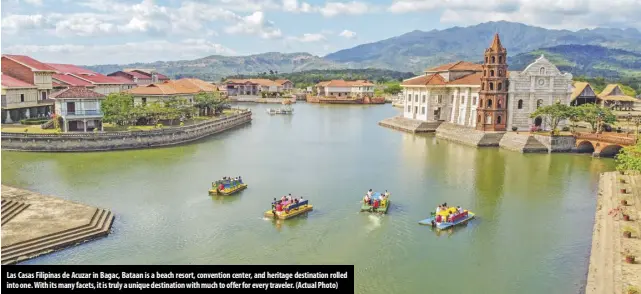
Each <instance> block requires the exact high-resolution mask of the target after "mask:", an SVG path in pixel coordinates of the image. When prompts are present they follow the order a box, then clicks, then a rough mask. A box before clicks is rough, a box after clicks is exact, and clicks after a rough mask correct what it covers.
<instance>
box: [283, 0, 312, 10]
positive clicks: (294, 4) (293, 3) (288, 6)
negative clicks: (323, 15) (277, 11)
mask: <svg viewBox="0 0 641 294" xmlns="http://www.w3.org/2000/svg"><path fill="white" fill-rule="evenodd" d="M283 10H284V11H286V12H294V13H296V12H303V13H310V12H314V11H315V10H317V8H315V7H312V5H310V4H309V3H307V2H300V4H299V3H298V0H283Z"/></svg>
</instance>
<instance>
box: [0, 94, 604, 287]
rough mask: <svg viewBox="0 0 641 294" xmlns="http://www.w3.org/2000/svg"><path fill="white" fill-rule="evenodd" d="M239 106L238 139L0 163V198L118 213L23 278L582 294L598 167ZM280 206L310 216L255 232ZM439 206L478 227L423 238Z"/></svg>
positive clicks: (594, 162) (363, 116) (368, 115)
mask: <svg viewBox="0 0 641 294" xmlns="http://www.w3.org/2000/svg"><path fill="white" fill-rule="evenodd" d="M248 107H250V108H252V110H253V111H254V121H253V122H252V124H251V125H248V126H245V127H241V128H237V129H234V130H233V131H230V132H226V133H223V134H219V135H215V136H212V137H209V138H206V139H203V140H201V141H199V142H197V143H195V144H187V145H184V146H178V147H172V148H158V149H152V150H137V151H122V152H95V153H84V154H83V153H66V154H65V153H59V154H45V153H16V152H6V151H3V152H2V175H3V177H2V182H3V184H9V185H15V186H19V187H22V188H26V189H32V190H36V191H39V192H42V193H46V194H52V195H58V196H60V197H64V198H68V199H72V200H75V201H80V202H84V203H87V204H90V205H95V206H100V207H106V208H110V209H111V210H112V211H113V212H114V213H115V214H116V220H115V223H114V232H113V233H112V234H111V235H110V236H109V237H108V238H105V239H101V240H98V241H95V242H91V243H88V244H85V245H83V246H77V247H73V248H70V249H67V250H64V251H60V252H57V253H55V254H51V255H47V256H43V257H41V258H37V259H34V260H32V261H29V262H27V264H136V263H139V264H188V263H196V264H289V263H300V264H328V263H330V264H332V263H334V264H355V265H356V267H355V273H356V284H355V291H356V293H368V294H370V293H371V294H377V293H385V294H387V293H425V292H426V290H425V289H429V291H428V292H429V293H432V292H444V293H452V291H454V292H453V293H525V294H529V293H532V294H534V293H536V294H538V293H576V292H577V291H578V289H579V288H580V286H579V285H580V284H581V283H582V281H583V279H584V276H585V272H586V271H587V262H588V259H587V256H588V255H589V250H590V238H591V235H592V234H591V231H592V223H593V218H594V210H595V207H594V206H595V204H594V203H595V197H596V185H597V182H598V173H599V172H602V171H607V170H612V169H613V162H612V160H608V159H592V158H590V157H588V156H580V155H574V154H521V153H518V152H510V151H506V150H500V149H494V148H474V147H469V146H464V145H459V144H455V143H450V142H447V141H444V140H440V139H437V138H435V137H434V136H433V135H412V134H406V133H402V132H398V131H394V130H390V129H387V128H383V127H379V126H378V125H377V122H378V121H380V120H382V119H384V118H387V117H391V116H394V115H396V114H397V112H398V111H397V110H396V109H393V108H392V107H391V106H389V105H378V106H365V107H360V106H338V105H332V106H327V105H314V104H306V103H301V104H296V105H295V108H296V114H295V115H291V116H269V115H268V114H266V113H265V109H266V108H269V105H256V104H254V105H248ZM225 175H230V176H237V175H241V176H242V177H243V179H244V180H245V182H246V183H247V184H249V187H248V189H246V190H244V191H242V192H241V193H240V194H237V195H233V196H225V197H221V196H213V197H206V196H205V195H206V194H205V193H206V192H207V190H209V189H210V187H211V182H212V181H214V180H216V179H219V178H220V177H221V176H225ZM369 188H372V189H375V190H388V191H390V193H391V194H392V202H391V207H390V211H389V213H388V214H387V215H383V216H379V215H368V214H364V213H359V210H360V200H361V199H362V197H363V195H364V193H365V191H367V189H369ZM288 193H292V195H294V196H295V197H299V196H304V198H305V199H309V200H310V201H311V202H312V203H313V205H314V211H312V212H310V213H308V214H306V215H304V216H300V217H296V218H292V219H289V220H272V219H267V220H264V218H263V213H264V212H265V211H266V210H267V209H269V208H270V205H271V202H272V199H273V198H274V197H280V196H282V195H286V194H288ZM219 197H220V198H219ZM443 202H447V203H448V204H449V205H450V206H459V205H460V206H461V207H464V208H468V209H469V210H471V211H473V212H475V213H476V218H475V219H474V220H472V221H471V222H470V223H469V224H468V225H467V226H461V227H455V228H453V229H452V230H451V231H443V232H441V233H440V235H439V234H436V233H432V232H428V230H430V228H429V227H425V226H421V225H419V224H418V223H417V222H418V221H419V220H421V219H424V218H425V217H426V216H429V213H430V212H431V211H433V210H434V208H435V207H436V206H437V205H438V204H441V203H443ZM269 222H271V224H270V223H269ZM446 236H447V238H445V237H446ZM277 248H286V249H287V257H286V258H285V257H284V256H283V255H282V254H280V251H279V250H275V249H277ZM434 265H445V266H442V267H435V266H434ZM447 265H457V266H447ZM372 277H376V278H372ZM463 280H464V281H465V282H464V283H461V281H463ZM452 285H456V286H455V289H456V290H452V289H453V288H452Z"/></svg>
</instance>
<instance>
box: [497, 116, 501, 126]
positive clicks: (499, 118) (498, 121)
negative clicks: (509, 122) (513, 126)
mask: <svg viewBox="0 0 641 294" xmlns="http://www.w3.org/2000/svg"><path fill="white" fill-rule="evenodd" d="M496 124H499V125H500V124H501V116H500V115H499V116H498V117H497V118H496Z"/></svg>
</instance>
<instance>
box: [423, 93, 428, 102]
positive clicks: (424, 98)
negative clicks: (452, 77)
mask: <svg viewBox="0 0 641 294" xmlns="http://www.w3.org/2000/svg"><path fill="white" fill-rule="evenodd" d="M425 100H427V98H426V97H425V94H423V103H425Z"/></svg>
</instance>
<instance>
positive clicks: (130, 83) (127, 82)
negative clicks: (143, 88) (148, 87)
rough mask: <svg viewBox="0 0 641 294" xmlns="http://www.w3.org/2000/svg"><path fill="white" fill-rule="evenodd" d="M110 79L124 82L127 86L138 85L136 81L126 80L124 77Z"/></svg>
mask: <svg viewBox="0 0 641 294" xmlns="http://www.w3.org/2000/svg"><path fill="white" fill-rule="evenodd" d="M110 78H112V79H114V80H117V81H120V82H122V83H123V84H126V85H135V84H136V83H134V81H132V80H130V79H128V78H125V77H123V76H111V77H110Z"/></svg>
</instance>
